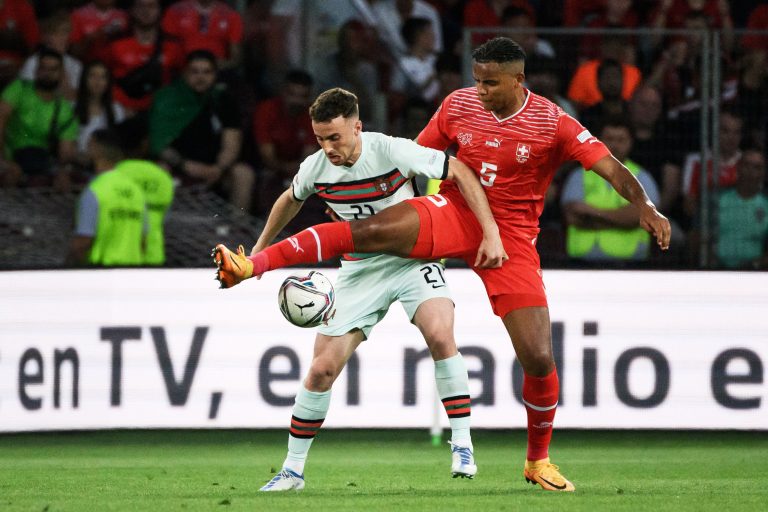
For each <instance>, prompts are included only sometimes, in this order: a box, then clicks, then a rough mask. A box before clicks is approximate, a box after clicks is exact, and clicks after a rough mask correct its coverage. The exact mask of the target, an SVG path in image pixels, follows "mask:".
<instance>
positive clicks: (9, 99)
mask: <svg viewBox="0 0 768 512" xmlns="http://www.w3.org/2000/svg"><path fill="white" fill-rule="evenodd" d="M23 95H24V82H23V81H21V80H14V81H13V82H11V84H10V85H9V86H8V87H6V88H5V90H4V91H3V95H2V99H3V101H4V102H6V103H8V104H9V105H13V106H14V107H18V106H19V105H21V98H22V96H23Z"/></svg>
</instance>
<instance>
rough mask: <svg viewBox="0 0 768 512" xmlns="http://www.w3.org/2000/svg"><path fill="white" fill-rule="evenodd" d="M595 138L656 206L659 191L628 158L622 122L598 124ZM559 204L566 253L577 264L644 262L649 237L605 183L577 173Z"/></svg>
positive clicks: (628, 146) (629, 137) (631, 210)
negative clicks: (625, 169)
mask: <svg viewBox="0 0 768 512" xmlns="http://www.w3.org/2000/svg"><path fill="white" fill-rule="evenodd" d="M600 139H601V140H602V141H603V142H604V143H605V145H606V146H608V149H610V150H611V153H613V156H614V157H615V158H616V159H617V160H618V161H620V162H621V163H623V164H624V165H625V166H626V167H627V168H628V169H629V170H630V172H631V173H632V174H633V175H635V177H636V178H637V179H638V181H640V183H641V184H642V186H643V188H644V189H645V192H646V194H648V198H649V199H650V200H651V201H653V202H654V203H658V202H659V190H658V187H657V185H656V182H655V181H654V180H653V177H652V176H651V175H650V173H648V172H647V171H646V170H645V169H643V168H642V167H640V166H639V165H638V164H636V163H635V162H633V161H632V160H630V159H629V158H627V155H629V152H630V151H631V150H632V131H631V129H630V127H629V125H628V124H626V123H625V122H624V121H622V120H609V121H606V122H605V123H604V125H603V128H602V131H601V132H600ZM560 202H561V204H562V208H563V213H564V215H565V223H566V225H567V233H566V250H567V253H568V256H569V257H570V258H572V259H576V260H582V261H603V262H604V261H614V262H620V261H643V260H646V259H647V258H648V255H649V249H650V236H649V235H648V233H647V232H646V231H645V230H644V229H642V228H639V227H638V222H639V215H638V211H637V208H635V207H634V206H632V205H631V204H629V203H628V202H627V201H626V200H625V199H624V198H623V197H621V196H620V195H619V194H618V192H616V191H615V190H614V189H613V187H611V185H610V183H608V182H607V181H605V180H604V179H602V178H601V177H600V176H598V175H597V174H596V173H594V172H587V171H585V170H584V169H582V168H580V167H579V168H577V169H574V170H573V171H571V174H570V175H569V176H568V179H567V180H566V182H565V185H564V187H563V194H562V196H561V199H560Z"/></svg>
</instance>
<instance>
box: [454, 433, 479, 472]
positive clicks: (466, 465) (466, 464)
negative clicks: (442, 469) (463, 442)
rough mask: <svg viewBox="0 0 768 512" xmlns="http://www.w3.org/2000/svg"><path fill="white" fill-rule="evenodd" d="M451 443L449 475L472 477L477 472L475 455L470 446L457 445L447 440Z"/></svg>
mask: <svg viewBox="0 0 768 512" xmlns="http://www.w3.org/2000/svg"><path fill="white" fill-rule="evenodd" d="M448 444H450V445H451V475H453V478H458V477H461V478H474V477H475V475H476V474H477V466H476V465H475V456H474V455H473V454H472V448H468V447H464V446H458V445H455V444H453V443H452V442H450V441H448Z"/></svg>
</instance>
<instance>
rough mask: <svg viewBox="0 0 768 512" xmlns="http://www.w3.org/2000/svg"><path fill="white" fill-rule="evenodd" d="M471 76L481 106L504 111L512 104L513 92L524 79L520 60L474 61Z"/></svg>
mask: <svg viewBox="0 0 768 512" xmlns="http://www.w3.org/2000/svg"><path fill="white" fill-rule="evenodd" d="M472 76H473V77H474V79H475V88H476V89H477V97H478V98H480V101H481V102H482V103H483V108H484V109H485V110H490V111H491V112H505V111H507V110H508V109H509V108H510V107H511V106H513V105H514V104H515V93H516V92H517V90H518V89H519V88H521V87H522V86H523V81H524V80H525V74H523V63H522V62H505V63H502V64H500V63H498V62H483V63H481V62H475V63H473V64H472ZM510 114H511V112H510Z"/></svg>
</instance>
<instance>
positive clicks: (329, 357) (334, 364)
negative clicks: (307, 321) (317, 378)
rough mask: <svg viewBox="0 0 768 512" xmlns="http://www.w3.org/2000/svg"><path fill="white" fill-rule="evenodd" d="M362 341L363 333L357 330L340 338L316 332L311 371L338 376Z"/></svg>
mask: <svg viewBox="0 0 768 512" xmlns="http://www.w3.org/2000/svg"><path fill="white" fill-rule="evenodd" d="M363 339H364V337H363V333H362V331H360V330H359V329H353V330H352V331H350V332H347V333H344V334H342V335H340V336H328V335H325V334H321V333H319V332H318V333H317V336H316V337H315V349H314V354H313V356H312V369H313V370H316V371H323V372H328V371H332V370H333V371H335V372H336V375H338V373H339V372H341V370H342V368H344V365H345V364H347V361H348V360H349V358H350V357H351V356H352V353H354V351H355V350H357V347H358V346H359V345H360V343H362V341H363ZM310 371H312V370H310ZM334 377H335V376H334Z"/></svg>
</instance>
